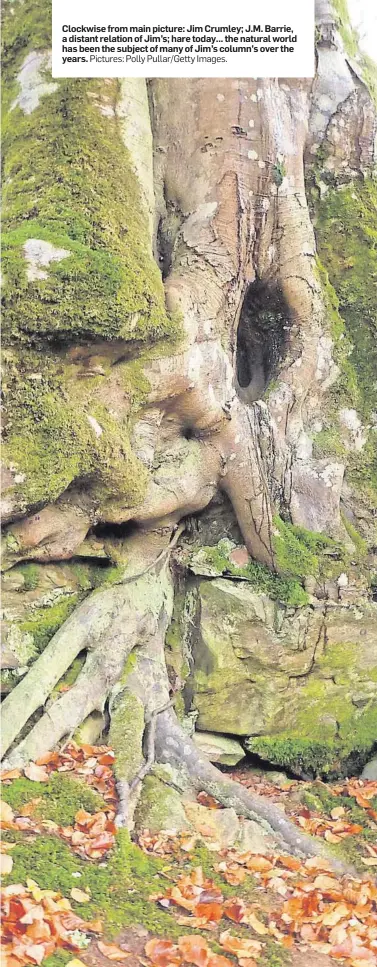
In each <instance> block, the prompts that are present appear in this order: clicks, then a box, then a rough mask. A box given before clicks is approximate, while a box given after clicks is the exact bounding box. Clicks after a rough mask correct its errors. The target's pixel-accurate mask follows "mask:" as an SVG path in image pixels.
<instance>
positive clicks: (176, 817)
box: [135, 775, 188, 833]
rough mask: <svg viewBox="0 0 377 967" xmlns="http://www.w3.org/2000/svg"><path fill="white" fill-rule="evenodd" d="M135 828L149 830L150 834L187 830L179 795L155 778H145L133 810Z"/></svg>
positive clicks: (152, 776) (151, 776)
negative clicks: (162, 831)
mask: <svg viewBox="0 0 377 967" xmlns="http://www.w3.org/2000/svg"><path fill="white" fill-rule="evenodd" d="M135 826H136V829H138V830H141V829H149V830H150V831H151V832H152V833H158V832H159V831H160V830H169V832H170V831H174V832H175V833H178V832H180V831H181V830H183V829H187V828H188V822H187V817H186V813H185V810H184V807H183V803H182V799H181V794H180V793H179V792H177V790H176V789H172V788H171V786H168V785H166V783H165V782H162V780H161V779H159V778H158V777H157V776H154V775H149V776H146V778H145V779H144V782H143V786H142V791H141V795H140V799H139V802H138V804H137V807H136V810H135Z"/></svg>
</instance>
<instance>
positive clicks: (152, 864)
mask: <svg viewBox="0 0 377 967" xmlns="http://www.w3.org/2000/svg"><path fill="white" fill-rule="evenodd" d="M34 785H35V783H34ZM11 838H12V839H13V841H16V846H15V847H14V849H13V850H12V857H13V864H14V865H13V870H12V882H18V883H22V882H23V883H25V881H26V879H27V878H28V877H30V875H31V871H32V876H33V879H34V880H35V881H36V882H37V883H38V885H39V886H40V887H41V889H53V890H59V891H60V892H61V893H62V894H63V895H64V896H68V897H69V896H70V892H71V889H72V887H73V886H79V887H80V889H83V890H89V891H90V894H91V897H92V900H91V903H86V904H81V905H80V904H79V903H76V902H75V901H72V907H73V908H74V910H75V911H77V912H78V913H79V914H80V915H81V916H83V917H84V919H89V918H94V917H103V919H104V920H105V923H106V935H107V936H108V937H114V936H116V935H117V933H118V932H119V930H121V929H123V928H124V927H127V926H135V924H142V925H143V926H144V927H146V929H147V930H150V931H151V932H153V933H154V934H158V935H161V936H169V937H178V936H180V935H181V933H182V928H181V927H180V926H179V924H177V923H176V921H175V919H174V917H172V916H171V914H169V913H168V912H166V911H164V910H162V909H161V908H159V907H158V906H157V904H155V903H153V902H149V899H148V898H149V897H150V896H151V894H154V893H159V892H161V893H163V892H165V890H166V879H164V878H163V877H162V876H161V875H160V874H161V871H162V869H163V867H164V866H166V860H165V861H162V860H159V859H157V858H156V859H155V858H153V857H149V856H146V855H145V854H144V853H143V852H142V850H141V849H139V847H138V846H135V845H134V844H133V843H131V842H130V840H129V836H128V833H126V831H124V830H120V832H119V833H118V835H117V841H116V847H115V849H114V850H113V852H112V853H111V854H110V855H109V856H108V858H107V859H106V861H105V862H104V863H101V865H98V864H96V863H92V862H90V861H85V860H82V859H81V858H80V857H79V856H76V855H75V854H74V853H73V852H71V850H70V849H69V847H68V846H67V845H66V844H65V843H63V842H62V841H61V840H59V839H58V838H57V837H54V836H38V837H37V838H36V839H34V840H31V839H28V840H26V839H25V836H23V835H22V834H18V833H13V832H12V834H11ZM77 873H80V874H81V875H80V877H77V878H76V876H74V874H77Z"/></svg>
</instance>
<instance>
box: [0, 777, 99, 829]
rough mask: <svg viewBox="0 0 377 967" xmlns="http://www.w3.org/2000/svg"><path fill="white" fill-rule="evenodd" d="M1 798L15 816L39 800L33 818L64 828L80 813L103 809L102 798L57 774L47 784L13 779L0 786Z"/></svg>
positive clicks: (82, 785)
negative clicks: (33, 801)
mask: <svg viewBox="0 0 377 967" xmlns="http://www.w3.org/2000/svg"><path fill="white" fill-rule="evenodd" d="M2 798H3V799H5V801H6V802H8V803H9V805H10V806H12V809H14V810H15V811H16V812H17V811H18V810H19V809H21V807H22V806H24V805H25V803H27V802H30V800H31V799H41V802H39V803H36V805H35V810H34V812H33V815H34V816H36V817H37V818H40V819H50V820H52V821H53V822H54V823H58V824H59V825H64V826H69V825H71V824H73V822H74V818H75V815H76V813H77V811H78V810H79V809H86V811H87V812H88V813H95V812H98V811H99V810H101V809H104V807H105V803H104V801H103V799H102V797H101V796H99V795H98V793H96V792H93V790H92V789H90V787H89V786H88V785H87V784H86V783H85V782H80V780H79V779H73V778H72V777H71V776H66V775H64V774H62V773H60V772H56V773H53V774H52V775H51V778H50V779H49V781H48V782H31V780H30V779H26V777H24V776H22V777H21V778H20V779H15V780H14V781H13V782H12V783H11V784H10V785H9V786H7V785H4V786H3V788H2Z"/></svg>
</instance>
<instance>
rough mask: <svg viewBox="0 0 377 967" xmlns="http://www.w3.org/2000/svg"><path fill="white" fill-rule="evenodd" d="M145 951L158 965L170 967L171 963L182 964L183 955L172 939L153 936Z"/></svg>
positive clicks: (158, 966)
mask: <svg viewBox="0 0 377 967" xmlns="http://www.w3.org/2000/svg"><path fill="white" fill-rule="evenodd" d="M144 950H145V953H146V955H147V957H149V960H151V961H152V964H155V965H156V967H168V965H169V964H180V963H181V959H182V958H181V955H180V952H179V950H178V947H177V945H176V944H173V943H172V942H171V940H161V939H160V938H158V937H153V938H152V939H151V940H148V941H147V943H146V944H145V948H144Z"/></svg>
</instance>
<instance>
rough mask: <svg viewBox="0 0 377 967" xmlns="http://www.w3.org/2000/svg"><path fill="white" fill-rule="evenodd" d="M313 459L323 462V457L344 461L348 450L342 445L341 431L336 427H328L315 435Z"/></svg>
mask: <svg viewBox="0 0 377 967" xmlns="http://www.w3.org/2000/svg"><path fill="white" fill-rule="evenodd" d="M313 457H315V458H316V459H318V460H321V459H322V458H323V457H333V458H334V459H335V460H340V461H344V460H345V459H346V457H347V450H346V448H345V446H344V443H342V440H341V437H340V433H339V430H337V429H336V428H335V427H334V426H332V427H330V426H327V427H325V428H324V429H323V430H320V431H319V432H318V433H316V434H315V436H314V438H313Z"/></svg>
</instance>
